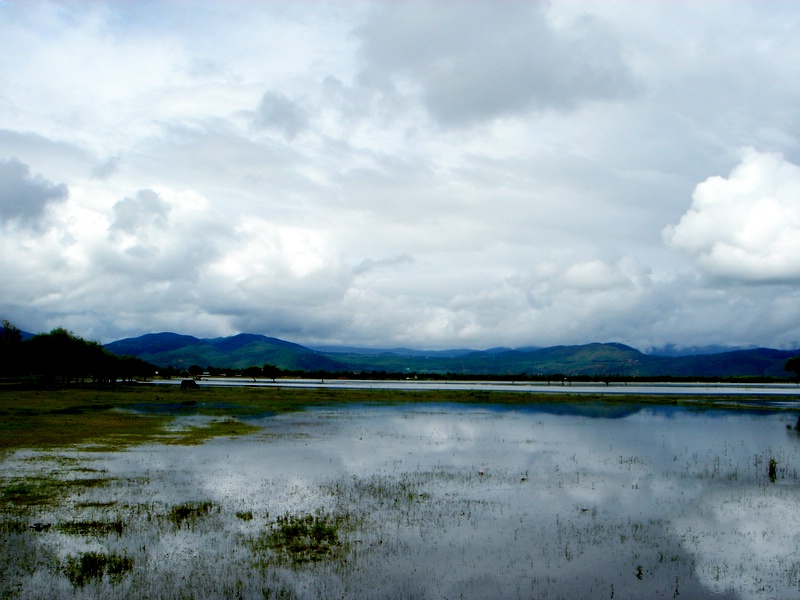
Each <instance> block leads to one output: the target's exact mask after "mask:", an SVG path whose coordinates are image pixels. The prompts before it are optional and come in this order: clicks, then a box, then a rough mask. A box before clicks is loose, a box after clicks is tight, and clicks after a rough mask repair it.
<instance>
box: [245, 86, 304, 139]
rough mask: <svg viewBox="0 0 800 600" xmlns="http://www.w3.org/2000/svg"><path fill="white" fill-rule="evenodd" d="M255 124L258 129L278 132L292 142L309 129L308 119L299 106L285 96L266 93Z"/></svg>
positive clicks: (259, 106)
mask: <svg viewBox="0 0 800 600" xmlns="http://www.w3.org/2000/svg"><path fill="white" fill-rule="evenodd" d="M254 123H255V125H256V127H259V128H263V129H269V130H272V131H277V132H278V133H281V134H283V135H284V136H285V137H286V139H287V140H292V139H294V138H295V137H296V136H297V135H298V134H299V133H301V132H302V131H304V130H305V129H306V128H307V127H308V117H307V115H306V111H305V110H303V109H302V108H301V107H300V105H299V104H297V103H296V102H294V101H292V100H290V99H289V98H287V97H286V96H285V95H283V94H280V93H277V92H266V93H265V94H264V96H263V97H262V98H261V103H260V104H259V105H258V110H257V111H256V116H255V120H254Z"/></svg>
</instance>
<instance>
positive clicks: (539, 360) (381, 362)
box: [105, 333, 800, 378]
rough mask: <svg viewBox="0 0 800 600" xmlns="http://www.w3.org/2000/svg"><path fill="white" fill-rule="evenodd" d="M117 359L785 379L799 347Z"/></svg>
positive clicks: (248, 344) (287, 348)
mask: <svg viewBox="0 0 800 600" xmlns="http://www.w3.org/2000/svg"><path fill="white" fill-rule="evenodd" d="M105 348H106V349H107V350H108V351H110V352H112V353H114V354H117V355H120V356H135V357H137V358H140V359H142V360H145V361H147V362H150V363H153V364H155V365H158V366H159V367H162V368H164V367H175V368H179V369H180V368H188V367H189V366H190V365H199V366H201V367H204V368H205V367H206V366H213V367H220V368H226V369H244V368H246V367H248V366H253V365H255V366H263V365H265V364H269V365H272V366H275V367H278V368H280V369H283V370H288V371H328V372H345V371H350V372H352V371H359V372H367V373H369V372H384V371H385V372H391V373H418V374H421V375H424V374H447V373H453V374H457V375H476V374H481V375H496V376H508V375H517V374H527V375H555V374H560V375H564V376H591V377H604V376H608V377H611V376H619V377H770V378H774V377H777V378H789V376H790V374H789V373H787V372H786V371H785V370H784V365H785V363H786V360H787V359H788V358H790V357H792V356H797V355H800V350H774V349H770V348H750V349H742V350H732V351H726V352H712V353H705V354H704V353H697V354H691V355H677V356H676V355H674V354H664V355H656V354H644V353H642V352H640V351H639V350H636V349H635V348H632V347H630V346H626V345H624V344H618V343H591V344H584V345H576V346H552V347H548V348H518V349H510V348H492V349H489V350H469V349H453V350H437V351H425V350H412V349H407V348H394V349H368V348H358V347H348V346H322V347H318V348H313V349H312V348H308V347H305V346H301V345H300V344H295V343H293V342H287V341H285V340H281V339H278V338H272V337H267V336H264V335H258V334H251V333H240V334H238V335H234V336H231V337H222V338H205V339H202V338H196V337H193V336H190V335H180V334H177V333H151V334H147V335H143V336H140V337H136V338H127V339H124V340H119V341H116V342H111V343H109V344H106V346H105Z"/></svg>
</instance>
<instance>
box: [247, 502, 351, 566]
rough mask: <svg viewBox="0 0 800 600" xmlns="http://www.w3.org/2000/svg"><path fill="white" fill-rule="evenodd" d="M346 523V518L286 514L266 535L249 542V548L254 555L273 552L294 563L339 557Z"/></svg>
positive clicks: (340, 516)
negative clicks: (266, 551)
mask: <svg viewBox="0 0 800 600" xmlns="http://www.w3.org/2000/svg"><path fill="white" fill-rule="evenodd" d="M346 520H347V517H346V516H343V515H334V514H329V513H323V512H317V513H316V514H301V515H293V514H290V513H286V514H284V515H282V516H280V517H278V518H277V519H276V520H275V521H274V522H273V523H272V524H271V526H270V527H269V529H268V530H267V531H266V532H263V533H262V534H261V535H259V536H257V537H255V538H253V539H251V541H250V547H251V548H252V549H253V551H255V552H263V551H264V550H267V549H269V550H272V551H274V552H275V553H276V555H277V556H278V557H280V558H283V559H288V560H289V561H290V562H292V563H295V564H297V563H305V562H317V561H321V560H330V559H336V558H341V557H342V555H343V553H342V550H343V544H342V540H341V537H340V527H341V525H342V524H343V523H344V522H345V521H346Z"/></svg>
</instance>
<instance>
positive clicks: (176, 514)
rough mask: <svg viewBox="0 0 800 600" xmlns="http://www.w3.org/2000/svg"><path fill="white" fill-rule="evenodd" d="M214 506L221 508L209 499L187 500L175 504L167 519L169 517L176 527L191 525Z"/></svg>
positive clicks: (208, 512)
mask: <svg viewBox="0 0 800 600" xmlns="http://www.w3.org/2000/svg"><path fill="white" fill-rule="evenodd" d="M214 508H216V509H217V510H219V507H218V506H215V504H214V503H213V502H210V501H208V500H205V501H202V502H185V503H183V504H178V505H177V506H173V507H172V509H171V510H170V511H169V513H168V514H167V519H169V521H170V522H171V523H172V524H173V525H175V527H181V526H183V525H184V524H185V525H188V526H189V527H191V526H192V525H193V524H194V523H195V522H196V521H198V520H200V519H202V518H203V517H205V516H207V515H208V514H210V513H211V511H212V510H213V509H214Z"/></svg>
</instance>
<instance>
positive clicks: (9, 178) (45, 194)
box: [0, 158, 69, 225]
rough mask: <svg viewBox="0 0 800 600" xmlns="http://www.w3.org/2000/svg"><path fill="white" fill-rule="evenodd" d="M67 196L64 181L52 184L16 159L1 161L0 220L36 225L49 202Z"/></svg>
mask: <svg viewBox="0 0 800 600" xmlns="http://www.w3.org/2000/svg"><path fill="white" fill-rule="evenodd" d="M68 196H69V191H68V189H67V186H66V184H64V183H59V184H55V183H53V182H52V181H49V180H47V179H45V178H44V177H42V175H33V176H32V175H31V170H30V167H29V166H28V165H26V164H25V163H23V162H20V161H19V160H17V159H16V158H11V159H9V160H0V219H2V221H3V223H6V222H8V221H18V222H21V223H24V224H26V225H36V224H37V223H38V222H39V220H40V219H41V218H42V216H43V215H44V212H45V209H46V208H47V206H48V205H50V204H54V203H58V202H63V201H64V200H66V199H67V197H68Z"/></svg>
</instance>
